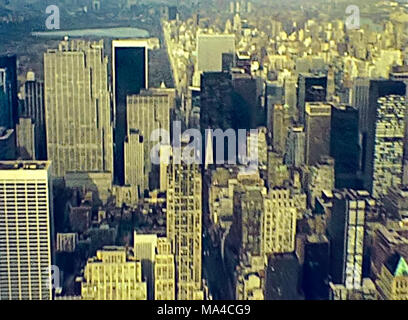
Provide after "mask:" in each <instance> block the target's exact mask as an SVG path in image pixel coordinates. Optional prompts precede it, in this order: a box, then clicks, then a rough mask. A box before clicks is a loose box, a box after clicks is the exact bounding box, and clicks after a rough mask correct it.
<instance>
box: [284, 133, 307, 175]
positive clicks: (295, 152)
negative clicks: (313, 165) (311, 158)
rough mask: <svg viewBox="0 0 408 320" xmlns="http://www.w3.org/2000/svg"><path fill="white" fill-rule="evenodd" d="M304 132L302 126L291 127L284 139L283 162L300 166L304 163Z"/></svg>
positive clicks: (291, 165)
mask: <svg viewBox="0 0 408 320" xmlns="http://www.w3.org/2000/svg"><path fill="white" fill-rule="evenodd" d="M305 140H306V137H305V132H304V130H303V127H291V128H290V129H289V134H288V138H287V141H286V154H285V164H286V165H287V166H289V167H294V168H300V167H301V166H303V165H304V164H305V147H306V146H305Z"/></svg>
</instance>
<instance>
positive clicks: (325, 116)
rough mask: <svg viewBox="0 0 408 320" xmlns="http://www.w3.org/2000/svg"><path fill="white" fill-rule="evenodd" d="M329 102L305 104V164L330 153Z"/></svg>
mask: <svg viewBox="0 0 408 320" xmlns="http://www.w3.org/2000/svg"><path fill="white" fill-rule="evenodd" d="M331 108H332V106H331V105H330V104H324V103H307V104H306V121H305V133H306V153H305V155H306V156H305V160H306V164H307V165H314V164H316V163H318V162H319V160H320V158H321V157H323V156H329V155H330V130H331Z"/></svg>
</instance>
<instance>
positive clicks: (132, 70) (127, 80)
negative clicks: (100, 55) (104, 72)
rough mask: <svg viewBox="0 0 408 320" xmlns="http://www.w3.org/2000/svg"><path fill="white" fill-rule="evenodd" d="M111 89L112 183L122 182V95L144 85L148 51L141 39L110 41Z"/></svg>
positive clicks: (132, 92)
mask: <svg viewBox="0 0 408 320" xmlns="http://www.w3.org/2000/svg"><path fill="white" fill-rule="evenodd" d="M112 55H113V90H114V94H115V101H114V103H115V133H114V143H115V147H114V154H115V159H114V173H115V183H117V184H120V185H123V184H124V180H125V177H124V142H125V138H126V134H127V125H126V124H127V117H126V97H127V96H128V95H132V94H139V93H140V90H141V89H146V88H147V86H148V76H147V75H148V64H147V59H148V51H147V42H146V41H144V40H140V41H139V40H135V41H130V40H129V41H128V40H123V41H121V40H118V41H113V43H112Z"/></svg>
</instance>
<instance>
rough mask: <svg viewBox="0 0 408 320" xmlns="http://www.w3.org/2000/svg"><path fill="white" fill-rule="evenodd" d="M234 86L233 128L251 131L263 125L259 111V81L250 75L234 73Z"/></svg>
mask: <svg viewBox="0 0 408 320" xmlns="http://www.w3.org/2000/svg"><path fill="white" fill-rule="evenodd" d="M232 86H233V88H234V91H233V95H232V103H233V106H234V115H233V120H234V127H233V128H239V129H251V128H256V127H257V126H259V125H263V123H264V122H265V121H264V119H263V117H262V116H261V114H262V113H261V112H260V110H258V109H257V106H258V99H259V97H258V92H257V88H258V87H257V80H256V79H255V78H253V77H252V76H250V75H249V74H244V73H232Z"/></svg>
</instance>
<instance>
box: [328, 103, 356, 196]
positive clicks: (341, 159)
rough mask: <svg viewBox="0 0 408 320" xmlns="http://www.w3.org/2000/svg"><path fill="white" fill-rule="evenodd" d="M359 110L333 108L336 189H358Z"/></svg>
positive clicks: (333, 153)
mask: <svg viewBox="0 0 408 320" xmlns="http://www.w3.org/2000/svg"><path fill="white" fill-rule="evenodd" d="M358 124H359V117H358V110H357V109H356V108H354V107H350V106H336V107H333V108H332V117H331V130H330V156H331V157H332V158H333V159H334V172H335V176H336V179H335V181H336V188H352V189H353V188H354V189H355V188H358V187H359V182H358V180H357V179H358V176H357V174H358V173H359V171H360V167H361V166H360V162H361V159H360V155H361V147H360V134H359V127H358Z"/></svg>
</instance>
